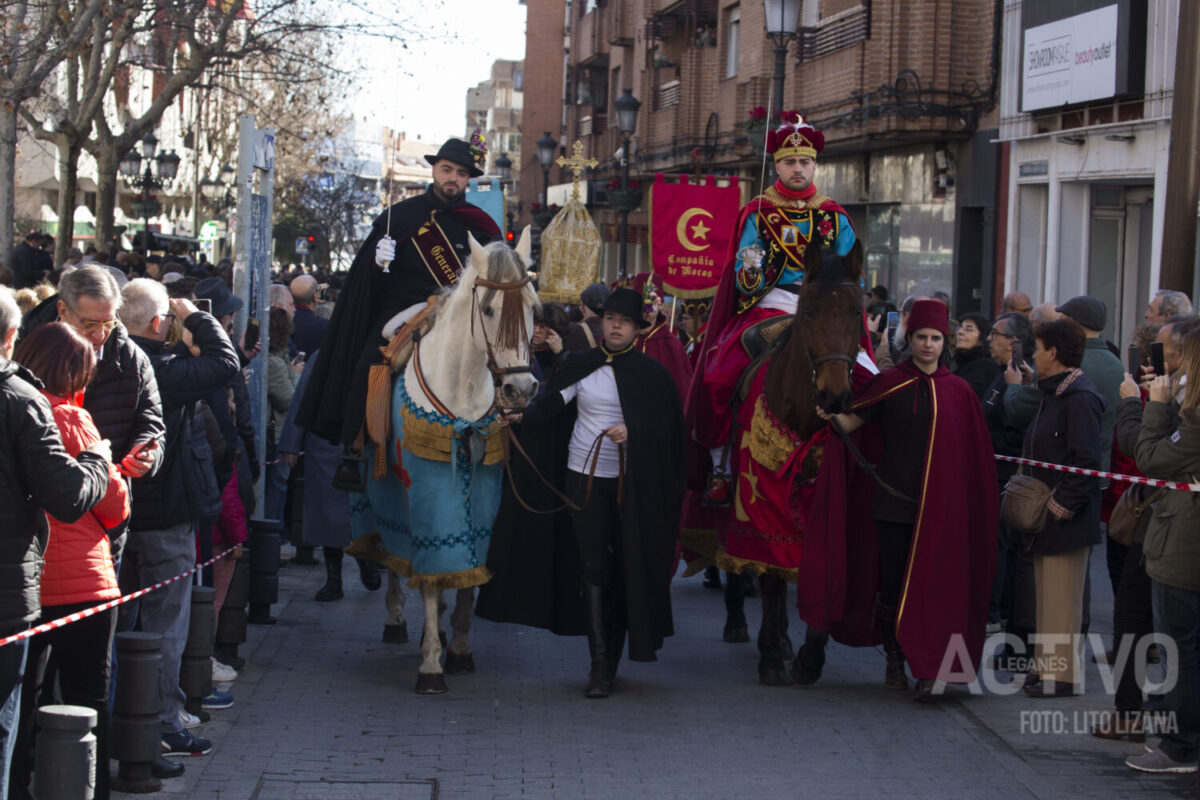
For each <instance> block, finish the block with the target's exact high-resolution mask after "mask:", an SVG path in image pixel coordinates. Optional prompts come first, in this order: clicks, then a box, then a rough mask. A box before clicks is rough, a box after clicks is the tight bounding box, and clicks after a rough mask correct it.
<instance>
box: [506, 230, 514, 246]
mask: <svg viewBox="0 0 1200 800" xmlns="http://www.w3.org/2000/svg"><path fill="white" fill-rule="evenodd" d="M515 238H517V237H516V236H514V235H513V232H512V231H508V232H506V233H505V234H504V239H505V241H507V242H508V243H509V244H512V243H513V239H515Z"/></svg>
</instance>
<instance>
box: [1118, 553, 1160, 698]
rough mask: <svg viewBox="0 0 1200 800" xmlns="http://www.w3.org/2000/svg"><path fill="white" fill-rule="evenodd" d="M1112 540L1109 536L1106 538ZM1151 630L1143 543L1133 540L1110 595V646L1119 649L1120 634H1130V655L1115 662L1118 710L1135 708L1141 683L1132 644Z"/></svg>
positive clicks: (1151, 604)
mask: <svg viewBox="0 0 1200 800" xmlns="http://www.w3.org/2000/svg"><path fill="white" fill-rule="evenodd" d="M1109 541H1110V542H1111V541H1112V539H1109ZM1153 632H1154V608H1153V603H1152V601H1151V599H1150V576H1149V575H1147V574H1146V568H1145V567H1144V566H1143V565H1142V545H1141V543H1140V542H1134V543H1133V544H1131V545H1129V548H1128V550H1127V551H1126V553H1125V558H1124V563H1123V568H1122V570H1121V581H1120V583H1118V584H1117V591H1116V594H1115V595H1114V597H1113V650H1114V651H1116V652H1120V648H1121V639H1122V637H1128V638H1129V640H1130V641H1129V658H1127V659H1126V660H1125V662H1124V663H1122V664H1120V665H1118V673H1117V674H1118V675H1119V676H1120V680H1119V681H1118V682H1117V696H1116V708H1117V711H1138V710H1140V709H1141V707H1142V687H1140V686H1138V683H1137V670H1135V669H1134V665H1133V654H1134V648H1135V647H1136V646H1137V641H1138V639H1140V638H1141V637H1142V636H1147V635H1149V634H1151V633H1153Z"/></svg>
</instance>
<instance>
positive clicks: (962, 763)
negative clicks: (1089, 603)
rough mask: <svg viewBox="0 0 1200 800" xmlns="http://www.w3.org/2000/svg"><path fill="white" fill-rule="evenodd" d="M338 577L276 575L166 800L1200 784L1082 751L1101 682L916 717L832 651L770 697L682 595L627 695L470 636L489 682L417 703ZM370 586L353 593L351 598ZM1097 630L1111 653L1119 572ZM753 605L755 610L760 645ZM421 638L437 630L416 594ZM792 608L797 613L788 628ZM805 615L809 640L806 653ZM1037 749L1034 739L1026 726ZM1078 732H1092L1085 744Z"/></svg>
mask: <svg viewBox="0 0 1200 800" xmlns="http://www.w3.org/2000/svg"><path fill="white" fill-rule="evenodd" d="M323 575H324V570H323V568H322V567H297V566H288V567H286V568H284V569H283V570H282V571H281V579H280V595H281V597H280V603H279V604H278V605H276V606H274V613H275V614H276V615H277V616H278V617H279V623H278V624H277V625H274V626H267V627H255V626H251V630H250V641H249V642H247V643H246V645H245V646H243V648H242V654H243V655H244V656H246V658H247V659H248V661H249V664H248V666H247V667H246V669H245V671H244V672H243V674H242V676H241V678H239V680H238V681H237V682H236V683H235V684H234V685H233V690H232V691H233V693H234V695H235V696H236V698H237V704H236V705H235V706H234V707H233V708H231V709H228V710H226V711H216V712H213V720H212V721H211V722H209V723H207V724H205V725H203V726H201V728H199V729H198V731H197V732H198V733H199V734H200V735H203V736H206V737H208V738H211V739H212V740H213V743H214V750H213V752H212V754H210V755H208V756H205V757H201V758H189V759H184V762H185V763H186V765H187V773H186V775H184V776H183V777H182V778H178V779H174V780H170V781H166V782H164V791H163V792H161V793H159V794H158V795H153V796H154V797H159V798H163V800H166V798H184V797H189V798H194V799H195V800H201V799H204V800H207V799H208V798H230V799H232V798H237V799H238V800H245V799H246V798H258V799H259V800H275V799H276V798H308V799H309V800H323V799H324V798H330V799H331V800H332V799H333V798H347V799H348V798H362V799H363V800H385V799H386V800H417V799H418V798H422V799H423V798H437V799H438V800H447V798H686V800H697V799H698V798H730V797H753V798H795V797H813V798H859V797H862V798H866V797H871V798H877V797H878V798H928V799H930V800H932V799H934V798H947V799H948V800H949V798H955V799H958V798H1004V799H1005V800H1016V799H1017V798H1068V797H1080V798H1083V797H1087V798H1094V799H1099V798H1127V797H1139V798H1140V797H1147V798H1168V797H1195V796H1196V792H1195V786H1196V783H1195V776H1189V777H1170V778H1164V777H1156V776H1140V775H1137V774H1135V773H1132V772H1130V771H1129V770H1128V769H1126V768H1125V767H1124V765H1123V764H1122V760H1123V759H1124V757H1125V756H1126V755H1128V754H1131V753H1136V752H1139V751H1140V750H1141V745H1135V744H1129V743H1113V742H1105V741H1101V740H1098V739H1095V738H1093V737H1091V736H1089V735H1086V734H1085V733H1076V732H1074V730H1073V728H1074V726H1075V724H1076V719H1075V717H1076V716H1077V715H1076V712H1079V715H1082V714H1083V713H1084V712H1087V711H1098V710H1102V709H1108V708H1111V707H1112V705H1111V699H1110V698H1109V697H1108V696H1107V695H1105V694H1104V692H1103V688H1102V684H1101V681H1100V676H1099V673H1098V671H1097V669H1096V667H1095V665H1094V664H1089V673H1088V681H1089V685H1088V692H1087V696H1086V697H1079V698H1072V699H1062V700H1033V699H1029V698H1027V697H1025V696H1024V695H1021V696H1019V697H1003V696H996V695H992V696H975V697H972V696H968V694H967V693H966V692H965V691H964V690H953V691H952V696H951V697H950V698H947V699H944V700H942V701H941V702H940V703H938V704H937V705H935V706H932V707H929V706H922V705H918V704H916V703H913V702H911V701H909V700H908V699H907V698H905V697H903V696H898V695H897V694H896V693H894V692H891V691H888V690H886V689H884V688H883V686H882V680H883V664H884V660H883V655H882V652H881V651H879V650H876V649H864V650H854V649H850V648H845V647H841V646H831V648H830V653H829V662H828V664H827V666H826V671H825V677H824V678H823V679H822V681H821V682H820V683H819V684H818V685H817V686H816V687H813V688H811V689H799V688H796V687H789V688H768V687H763V686H759V685H758V684H757V683H756V672H755V665H756V663H757V653H756V650H755V648H754V646H753V645H752V644H742V645H731V644H725V643H723V642H722V641H721V636H720V634H721V625H722V621H723V615H724V610H723V604H722V599H721V593H720V592H716V591H712V590H707V589H704V588H703V587H702V586H701V585H700V578H699V576H697V577H695V578H691V579H688V580H686V581H676V584H675V588H674V602H675V619H676V628H677V633H676V636H675V637H674V638H673V639H670V640H668V642H667V646H666V647H665V648H664V650H663V651H662V653H661V660H660V661H659V662H658V663H654V664H629V663H628V662H623V663H622V665H621V672H620V676H619V678H618V692H617V694H615V695H613V696H612V697H611V698H609V699H608V700H586V699H584V698H583V696H582V689H583V682H584V677H585V674H586V666H587V645H586V641H585V640H584V639H583V638H578V639H563V638H558V637H555V636H553V635H551V634H549V633H546V632H543V631H540V630H533V629H526V628H518V627H515V626H504V625H496V624H493V623H489V622H485V621H482V620H476V621H475V626H476V627H475V629H474V631H473V642H474V647H475V659H476V663H477V666H478V670H477V673H476V674H475V675H471V676H465V677H451V678H449V679H448V680H449V683H450V693H449V694H446V695H442V696H435V697H418V696H417V695H416V694H414V693H413V691H412V689H413V684H414V681H415V679H416V671H417V665H418V663H419V652H418V647H417V645H416V644H415V643H410V644H407V645H384V644H382V643H381V642H380V633H381V630H382V624H383V598H382V596H381V594H380V593H376V594H368V593H367V592H366V591H365V590H363V589H362V587H361V585H359V584H358V583H357V577H356V575H357V573H356V571H353V564H352V562H349V561H348V562H347V565H346V578H347V581H346V586H347V596H346V598H345V599H344V600H343V601H341V602H337V603H316V602H314V601H313V600H312V595H313V594H314V592H315V591H316V590H317V588H319V587H320V585H321V583H322V582H323ZM352 575H354V576H355V577H354V580H350V578H351V576H352ZM1092 578H1093V582H1092V586H1093V591H1094V600H1093V628H1092V629H1093V630H1094V631H1101V632H1104V633H1106V634H1107V633H1108V632H1109V631H1111V594H1110V592H1109V591H1108V581H1107V577H1106V576H1105V574H1104V569H1103V554H1102V552H1099V551H1098V552H1096V553H1095V554H1094V555H1093V559H1092ZM757 602H758V601H757V600H750V601H748V608H749V609H750V610H752V611H753V613H752V614H751V621H752V625H753V626H756V625H757V617H758V613H757ZM408 603H409V604H408V608H407V618H408V622H409V628H410V631H412V632H414V634H415V633H416V632H418V631H419V630H420V627H421V622H420V617H421V611H420V601H419V596H418V595H416V594H415V593H412V592H409V595H408ZM793 608H794V606H793ZM797 627H798V623H796V622H795V619H794V612H793V623H792V631H791V632H792V634H793V639H795V640H796V641H799V640H800V639H801V636H800V635H799V634H798V632H797V630H796V629H797ZM1022 711H1035V712H1044V711H1061V712H1065V715H1060V716H1058V717H1055V718H1054V719H1055V720H1057V723H1056V724H1058V725H1060V726H1062V725H1065V727H1066V729H1067V730H1066V732H1064V733H1058V734H1054V733H1050V734H1040V735H1039V734H1034V733H1030V732H1024V733H1023V732H1022V725H1021V723H1022V714H1021V712H1022ZM1026 721H1027V727H1028V722H1029V718H1028V717H1026ZM1084 722H1085V721H1084V720H1078V725H1080V726H1082V725H1083V724H1084Z"/></svg>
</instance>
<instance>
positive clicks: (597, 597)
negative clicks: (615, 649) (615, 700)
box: [583, 581, 613, 698]
mask: <svg viewBox="0 0 1200 800" xmlns="http://www.w3.org/2000/svg"><path fill="white" fill-rule="evenodd" d="M611 598H612V593H611V591H610V590H608V589H605V588H604V587H601V586H596V585H594V584H591V583H588V582H587V581H584V583H583V603H584V609H585V611H586V613H587V635H588V649H589V650H590V651H591V654H592V668H591V671H590V672H589V673H588V682H587V688H586V689H584V691H583V694H584V697H591V698H599V697H608V696H609V695H610V694H612V691H613V683H612V677H611V676H610V674H609V670H610V669H611V665H610V664H609V660H608V628H607V626H606V624H605V622H606V620H607V617H608V606H609V604H610V601H611Z"/></svg>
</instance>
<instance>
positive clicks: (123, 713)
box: [109, 632, 162, 794]
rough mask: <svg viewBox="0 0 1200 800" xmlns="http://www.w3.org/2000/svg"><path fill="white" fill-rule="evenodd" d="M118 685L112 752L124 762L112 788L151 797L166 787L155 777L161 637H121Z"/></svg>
mask: <svg viewBox="0 0 1200 800" xmlns="http://www.w3.org/2000/svg"><path fill="white" fill-rule="evenodd" d="M116 650H117V687H116V700H115V702H114V703H113V714H112V724H111V726H110V728H109V731H110V732H109V754H110V755H111V756H112V757H113V758H115V759H117V761H118V762H119V764H118V767H117V776H116V777H115V778H113V781H112V788H113V791H117V792H130V793H135V794H146V793H148V792H157V791H159V790H160V789H162V781H160V780H159V779H158V778H155V777H154V776H153V775H152V774H151V773H150V768H151V766H152V765H153V764H154V761H155V759H157V758H158V757H159V754H160V753H162V729H161V727H160V725H159V721H158V713H159V707H158V674H159V672H160V671H161V670H162V636H161V635H160V634H157V633H142V632H127V633H118V634H117V636H116Z"/></svg>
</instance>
